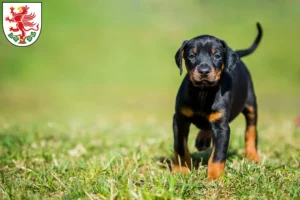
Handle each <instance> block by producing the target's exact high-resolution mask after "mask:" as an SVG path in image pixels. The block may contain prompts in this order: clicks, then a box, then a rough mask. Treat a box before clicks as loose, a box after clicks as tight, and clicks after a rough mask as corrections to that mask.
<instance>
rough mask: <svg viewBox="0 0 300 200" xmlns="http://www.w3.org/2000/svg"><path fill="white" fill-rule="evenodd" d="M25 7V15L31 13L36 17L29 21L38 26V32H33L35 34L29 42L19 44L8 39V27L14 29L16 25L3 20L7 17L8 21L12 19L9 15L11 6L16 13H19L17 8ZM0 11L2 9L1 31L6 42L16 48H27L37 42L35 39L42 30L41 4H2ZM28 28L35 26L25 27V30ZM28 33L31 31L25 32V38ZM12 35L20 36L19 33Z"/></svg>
mask: <svg viewBox="0 0 300 200" xmlns="http://www.w3.org/2000/svg"><path fill="white" fill-rule="evenodd" d="M25 5H27V6H28V7H29V9H28V13H27V15H28V14H31V13H35V15H36V16H35V18H34V19H33V20H31V21H32V22H35V23H36V24H39V30H38V31H34V32H36V36H35V37H33V39H32V40H31V42H29V41H28V40H26V44H19V41H20V40H18V41H17V42H15V41H14V40H13V39H12V38H10V37H8V34H10V33H11V32H12V31H10V30H9V28H10V27H13V28H16V23H15V22H12V23H10V22H9V21H5V18H6V17H7V16H8V17H9V18H10V19H11V18H12V15H11V14H10V7H11V6H13V7H14V8H15V10H14V12H16V13H18V12H19V10H18V7H21V6H25ZM2 9H3V12H2V13H3V14H2V21H3V31H4V34H5V37H6V38H7V40H8V41H10V42H11V43H12V44H14V45H16V46H29V45H31V44H33V43H35V42H36V41H37V39H38V38H39V35H40V33H41V30H42V3H3V6H2ZM29 28H36V25H35V26H34V27H25V29H29ZM30 32H31V31H28V32H26V36H27V35H29V34H30ZM13 34H14V35H19V34H21V31H18V32H13Z"/></svg>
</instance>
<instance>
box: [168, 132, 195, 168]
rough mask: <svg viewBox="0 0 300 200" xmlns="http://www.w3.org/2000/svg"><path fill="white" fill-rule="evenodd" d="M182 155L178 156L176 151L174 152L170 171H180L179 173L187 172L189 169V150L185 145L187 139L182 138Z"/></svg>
mask: <svg viewBox="0 0 300 200" xmlns="http://www.w3.org/2000/svg"><path fill="white" fill-rule="evenodd" d="M183 145H184V155H183V156H180V155H179V154H178V153H177V152H175V165H174V167H173V169H172V173H176V172H180V173H184V174H185V173H188V172H190V170H189V169H191V167H192V160H191V154H190V152H189V149H188V146H187V140H186V138H184V141H183Z"/></svg>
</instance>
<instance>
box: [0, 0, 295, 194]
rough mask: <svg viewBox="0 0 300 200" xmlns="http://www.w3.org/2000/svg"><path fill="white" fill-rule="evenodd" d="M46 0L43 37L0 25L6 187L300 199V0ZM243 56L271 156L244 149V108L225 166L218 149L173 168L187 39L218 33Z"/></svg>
mask: <svg viewBox="0 0 300 200" xmlns="http://www.w3.org/2000/svg"><path fill="white" fill-rule="evenodd" d="M42 2H43V24H42V25H43V29H42V33H41V36H40V38H39V40H38V42H37V43H36V44H34V45H33V46H31V47H28V48H17V47H14V46H12V45H11V44H9V43H8V42H7V41H6V39H5V37H4V35H3V37H0V44H1V45H0V49H1V52H2V53H1V54H0V59H1V71H0V102H1V103H0V199H218V198H219V199H300V190H299V188H300V170H299V168H300V164H299V163H300V148H299V143H300V128H297V127H296V125H295V118H296V116H299V115H300V107H299V104H300V95H299V91H300V79H299V74H300V61H299V59H298V53H299V51H298V46H300V40H299V39H298V37H299V35H300V27H299V26H296V24H299V23H300V15H299V9H300V3H299V2H298V1H281V0H275V1H272V3H270V2H267V1H263V2H262V1H258V0H254V1H251V2H250V1H249V2H241V1H237V0H230V1H226V3H225V2H223V1H221V0H219V1H217V0H213V1H206V0H188V1H184V2H183V1H180V0H175V1H158V0H149V1H136V0H128V1H121V0H112V1H91V2H90V3H86V2H84V1H79V0H73V1H71V0H68V1H67V0H66V1H62V2H60V3H58V2H56V1H42ZM256 21H259V22H260V23H261V24H262V27H263V30H264V36H263V39H262V42H261V45H260V46H259V47H258V49H257V50H256V51H255V52H254V53H253V54H252V55H251V56H248V57H245V58H243V60H244V61H245V63H246V64H247V66H248V68H249V70H250V72H251V74H252V77H253V81H254V85H255V89H256V93H257V97H258V106H259V122H258V131H259V154H260V157H261V163H259V164H254V163H251V162H248V161H247V160H245V159H244V158H243V156H244V130H245V122H244V118H243V116H239V117H238V118H237V119H236V120H235V121H234V122H233V123H232V124H231V138H230V147H229V153H228V160H227V162H226V169H225V170H226V173H225V176H224V178H223V179H222V180H218V181H213V182H208V181H207V180H206V171H207V160H208V158H209V156H210V153H211V149H209V150H207V151H204V152H197V151H196V148H195V147H194V142H195V138H196V134H197V130H196V128H195V127H192V128H191V131H190V137H189V138H190V140H189V147H190V150H191V152H192V158H193V164H194V166H195V168H194V169H193V170H192V171H191V173H190V174H189V175H180V174H176V175H173V174H171V173H170V170H169V165H170V164H172V158H173V133H172V126H171V125H172V115H173V113H174V103H175V95H176V92H177V89H178V87H179V84H180V82H181V80H182V78H183V76H179V70H178V68H177V67H176V65H175V61H174V55H175V52H176V50H177V49H178V48H179V46H180V45H181V43H182V41H183V40H185V39H189V38H192V37H194V36H196V35H199V34H211V35H215V36H217V37H220V38H222V39H224V40H226V42H227V43H228V44H229V46H230V47H232V48H233V49H241V48H245V47H248V46H249V45H250V44H251V43H252V41H253V40H254V38H255V36H256V33H257V30H256V27H255V23H256Z"/></svg>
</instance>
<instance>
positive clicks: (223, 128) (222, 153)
mask: <svg viewBox="0 0 300 200" xmlns="http://www.w3.org/2000/svg"><path fill="white" fill-rule="evenodd" d="M215 114H216V113H215ZM217 115H218V116H219V117H212V118H210V119H209V121H210V123H211V127H212V136H213V151H212V153H211V156H210V158H209V161H208V173H207V179H208V180H215V179H217V178H218V177H220V176H221V175H223V174H224V168H225V161H226V157H227V149H228V144H229V138H230V127H229V123H228V121H227V120H226V118H225V117H224V115H223V114H222V113H221V114H220V113H219V114H217ZM210 116H212V114H211V115H210Z"/></svg>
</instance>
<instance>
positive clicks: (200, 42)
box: [172, 23, 262, 180]
mask: <svg viewBox="0 0 300 200" xmlns="http://www.w3.org/2000/svg"><path fill="white" fill-rule="evenodd" d="M257 27H258V36H257V37H256V40H255V41H254V43H253V45H252V46H251V47H250V48H249V49H246V50H239V51H236V52H234V51H233V50H232V49H231V48H230V47H228V45H227V44H226V42H224V41H223V40H220V39H218V38H216V37H213V36H210V35H203V36H198V37H195V38H193V39H191V40H187V41H184V42H183V44H182V46H181V47H180V48H179V50H178V51H177V53H176V55H175V60H176V64H177V66H178V67H179V69H180V74H181V73H182V59H184V61H185V66H186V69H187V72H188V73H187V75H186V76H185V77H184V79H183V81H182V84H181V86H180V88H179V91H178V94H177V98H176V107H175V114H174V118H173V131H174V150H175V166H174V167H173V169H172V171H173V172H183V173H184V172H188V171H189V169H188V168H191V165H192V162H191V156H190V153H189V150H188V147H187V142H188V135H189V127H190V125H191V123H192V124H194V125H195V126H196V127H197V128H199V129H200V131H199V133H198V136H197V138H196V147H197V149H198V150H199V151H201V150H205V149H207V148H208V147H210V143H211V140H212V141H213V151H212V154H211V156H210V159H209V162H208V175H207V178H208V179H209V180H213V179H217V178H218V177H219V176H220V175H222V174H223V172H224V167H225V161H226V156H227V149H228V143H229V137H230V127H229V123H230V122H231V121H232V120H233V119H234V118H235V117H236V116H237V115H238V114H239V113H241V112H242V113H243V114H244V115H245V118H246V136H245V145H246V157H247V158H248V159H250V160H251V161H255V162H258V161H259V157H258V154H257V129H256V125H257V104H256V97H255V93H254V89H253V84H252V80H251V76H250V73H249V71H248V70H247V68H246V66H245V64H244V63H243V62H242V61H241V60H240V59H239V58H240V57H242V56H246V55H248V54H250V53H252V52H253V51H254V50H255V49H256V47H257V46H258V44H259V42H260V39H261V37H262V30H261V27H260V25H259V23H257Z"/></svg>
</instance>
